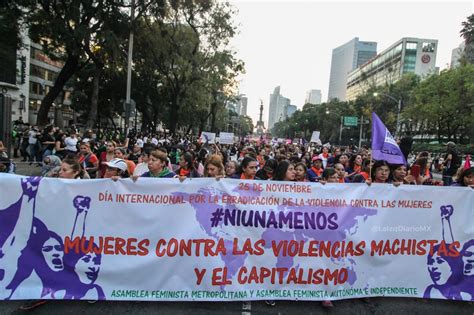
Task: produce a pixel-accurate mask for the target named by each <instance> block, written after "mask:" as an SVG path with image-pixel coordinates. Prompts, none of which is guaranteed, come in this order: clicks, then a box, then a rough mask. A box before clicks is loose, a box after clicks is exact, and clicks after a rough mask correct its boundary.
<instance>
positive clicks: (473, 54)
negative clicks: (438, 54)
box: [460, 14, 474, 64]
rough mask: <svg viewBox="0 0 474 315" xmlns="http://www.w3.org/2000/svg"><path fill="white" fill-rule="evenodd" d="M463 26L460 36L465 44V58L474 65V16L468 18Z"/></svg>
mask: <svg viewBox="0 0 474 315" xmlns="http://www.w3.org/2000/svg"><path fill="white" fill-rule="evenodd" d="M462 26H463V28H462V29H461V31H460V34H461V37H462V38H463V39H464V43H465V48H464V57H465V59H466V61H467V62H469V63H471V64H474V14H471V15H470V16H468V17H467V20H466V21H464V22H462Z"/></svg>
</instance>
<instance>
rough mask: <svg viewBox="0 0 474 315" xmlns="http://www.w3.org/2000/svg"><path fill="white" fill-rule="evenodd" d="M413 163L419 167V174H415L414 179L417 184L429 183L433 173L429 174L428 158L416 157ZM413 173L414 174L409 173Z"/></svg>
mask: <svg viewBox="0 0 474 315" xmlns="http://www.w3.org/2000/svg"><path fill="white" fill-rule="evenodd" d="M413 165H418V166H419V169H420V174H419V176H416V178H415V180H416V182H417V184H419V185H420V184H421V185H431V184H432V179H433V175H432V174H431V163H430V162H429V160H428V157H426V156H421V157H419V158H417V159H416V161H415V163H413ZM410 175H414V174H410Z"/></svg>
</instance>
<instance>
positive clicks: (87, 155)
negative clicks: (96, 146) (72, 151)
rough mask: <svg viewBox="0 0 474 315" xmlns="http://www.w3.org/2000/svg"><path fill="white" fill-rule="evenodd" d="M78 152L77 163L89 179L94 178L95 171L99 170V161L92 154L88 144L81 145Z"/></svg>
mask: <svg viewBox="0 0 474 315" xmlns="http://www.w3.org/2000/svg"><path fill="white" fill-rule="evenodd" d="M79 150H80V153H79V163H81V164H82V167H83V168H84V170H85V171H86V172H87V173H88V174H89V176H90V178H96V177H97V170H98V169H99V159H98V158H97V156H96V155H95V154H94V153H92V151H91V147H90V143H89V142H87V143H81V145H80V147H79Z"/></svg>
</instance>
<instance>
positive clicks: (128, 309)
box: [0, 298, 474, 315]
mask: <svg viewBox="0 0 474 315" xmlns="http://www.w3.org/2000/svg"><path fill="white" fill-rule="evenodd" d="M22 303H23V302H21V301H12V302H3V303H2V304H0V314H22V313H26V312H24V311H19V310H18V307H19V306H20V305H21V304H22ZM82 312H87V314H125V313H128V314H157V313H159V314H243V315H244V314H245V315H250V314H320V313H328V314H369V313H370V314H402V313H408V314H410V313H419V314H471V315H472V314H474V304H473V303H469V302H451V301H438V300H430V301H427V300H421V299H401V298H390V299H389V298H372V299H369V300H368V301H365V300H344V301H336V302H335V307H334V308H332V309H325V308H323V307H322V306H321V305H320V303H318V302H290V301H284V302H277V305H276V306H274V307H270V306H267V305H266V304H265V303H264V302H261V301H254V302H244V303H242V302H233V303H203V302H201V303H198V302H190V303H176V302H167V303H165V302H162V303H159V302H138V303H137V302H97V303H95V304H89V303H87V302H68V301H59V302H58V301H54V302H49V303H46V304H45V305H42V306H40V307H38V308H37V309H35V310H34V311H33V312H31V311H30V312H29V313H34V314H47V315H51V314H79V313H82Z"/></svg>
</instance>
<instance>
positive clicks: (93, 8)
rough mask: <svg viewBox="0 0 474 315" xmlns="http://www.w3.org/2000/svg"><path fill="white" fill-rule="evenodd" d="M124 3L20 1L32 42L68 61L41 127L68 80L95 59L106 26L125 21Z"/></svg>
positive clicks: (44, 108)
mask: <svg viewBox="0 0 474 315" xmlns="http://www.w3.org/2000/svg"><path fill="white" fill-rule="evenodd" d="M122 3H123V1H120V0H96V1H81V0H67V1H55V0H43V1H39V2H38V1H30V0H19V1H18V4H19V5H20V6H21V8H22V9H23V10H24V12H25V16H24V19H25V22H26V24H27V25H28V27H29V32H30V37H31V39H32V41H34V42H37V43H40V44H41V45H42V47H43V50H44V51H45V52H46V54H47V55H48V56H49V57H50V58H51V59H53V60H60V61H63V62H64V66H63V67H62V69H61V71H60V72H59V75H58V77H57V79H56V81H55V82H54V86H53V87H52V88H51V89H50V90H49V92H48V93H47V94H46V95H45V97H44V99H43V101H42V102H41V107H40V109H39V111H38V120H37V123H38V125H45V124H46V123H47V122H48V112H49V109H50V107H51V105H52V103H53V102H54V100H55V99H56V98H57V97H58V95H59V94H60V93H61V92H62V91H63V88H64V86H65V85H66V83H67V82H68V80H69V79H70V78H71V77H72V76H73V75H74V74H76V73H77V72H78V71H79V70H80V69H82V68H83V67H84V66H85V65H86V64H87V63H88V62H89V61H90V58H91V56H87V54H86V52H87V50H90V49H91V39H92V38H95V36H99V37H100V36H102V35H100V31H101V30H102V29H104V28H107V27H106V26H104V25H105V23H108V22H110V21H114V22H117V21H120V20H122V18H123V12H122V9H123V8H124V6H123V4H122Z"/></svg>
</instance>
